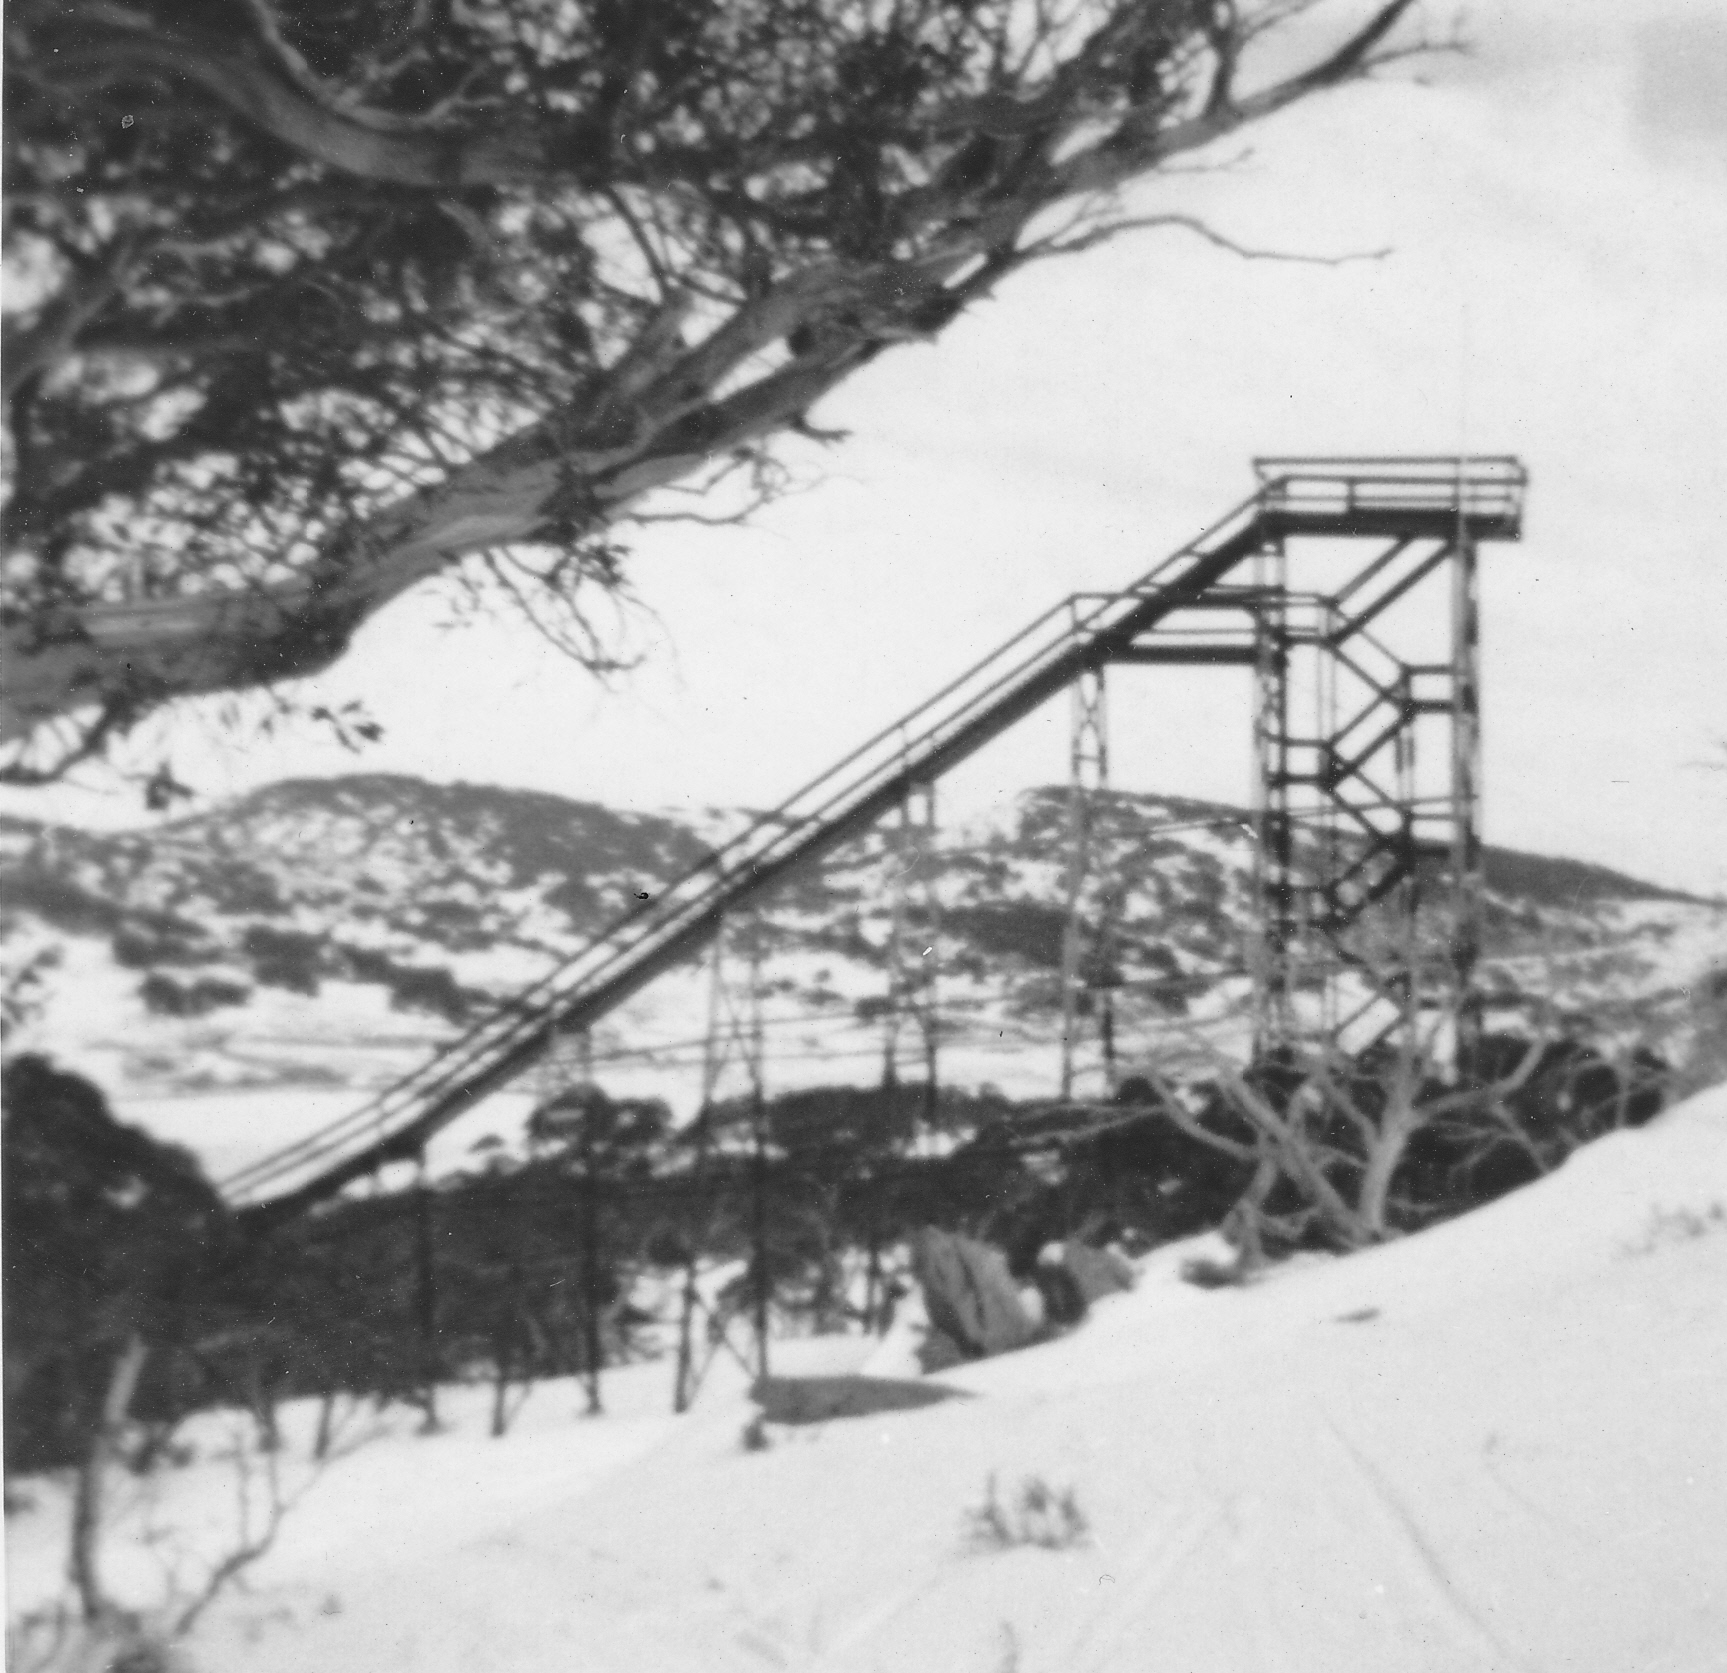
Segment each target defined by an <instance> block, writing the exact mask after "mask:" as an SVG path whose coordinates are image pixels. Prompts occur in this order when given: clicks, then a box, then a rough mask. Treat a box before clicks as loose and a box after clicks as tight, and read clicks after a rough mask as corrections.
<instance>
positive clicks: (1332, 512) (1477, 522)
mask: <svg viewBox="0 0 1727 1673" xmlns="http://www.w3.org/2000/svg"><path fill="white" fill-rule="evenodd" d="M1266 464H1269V465H1270V466H1271V468H1270V469H1267V468H1266ZM1260 475H1261V483H1260V487H1259V488H1258V490H1257V491H1256V492H1255V493H1254V494H1253V495H1252V496H1251V497H1250V498H1249V499H1247V500H1245V501H1244V502H1243V503H1242V504H1240V505H1238V506H1237V507H1236V508H1235V509H1234V510H1233V511H1231V512H1230V513H1229V514H1228V515H1227V516H1226V517H1224V518H1223V519H1222V520H1221V521H1220V522H1218V523H1215V524H1214V525H1213V526H1212V527H1211V528H1209V529H1207V530H1206V531H1205V532H1204V533H1203V534H1201V535H1200V536H1198V537H1197V538H1196V539H1194V540H1192V541H1190V542H1189V543H1188V544H1187V545H1185V546H1183V547H1182V548H1181V549H1180V550H1179V551H1177V552H1175V553H1173V554H1171V555H1170V556H1169V557H1167V558H1166V559H1164V560H1163V562H1162V563H1160V564H1158V565H1157V566H1156V567H1155V568H1154V569H1152V570H1150V571H1149V572H1148V573H1147V574H1146V575H1144V576H1142V577H1141V578H1140V579H1139V580H1138V581H1136V582H1134V583H1133V584H1132V585H1131V586H1129V587H1127V588H1124V589H1123V590H1122V591H1121V592H1118V593H1110V594H1102V595H1099V594H1084V595H1075V596H1073V597H1070V598H1067V599H1064V600H1062V601H1061V602H1060V603H1059V604H1057V605H1055V606H1054V607H1053V608H1052V609H1050V610H1048V611H1046V612H1045V613H1044V614H1043V615H1041V616H1039V617H1038V618H1037V619H1036V620H1035V621H1033V622H1031V623H1030V624H1029V625H1028V626H1026V627H1025V628H1023V629H1022V630H1021V631H1020V632H1018V633H1016V634H1015V635H1014V636H1013V637H1012V638H1011V639H1009V640H1007V641H1006V643H1004V644H1002V645H1000V646H998V647H997V648H996V649H995V650H994V651H992V652H991V653H990V654H989V655H988V656H986V657H984V658H983V659H982V660H981V661H979V662H977V663H975V664H974V665H973V666H972V667H970V668H968V669H967V670H966V671H965V672H964V673H962V674H960V675H959V676H958V677H957V678H956V679H953V680H951V681H950V682H949V683H948V684H947V685H945V686H943V687H942V688H941V690H939V691H938V692H936V693H935V695H934V696H932V697H930V698H929V699H927V700H926V701H925V702H923V703H922V704H920V705H919V706H918V707H917V708H915V709H913V710H911V711H910V712H909V713H908V714H906V715H903V716H902V717H901V718H900V719H899V720H897V721H895V722H893V723H892V724H891V725H889V726H886V727H884V728H883V729H882V730H881V731H879V732H877V733H876V734H875V736H874V737H872V738H870V739H868V740H867V741H866V742H864V743H862V744H860V745H859V746H858V747H857V748H856V749H854V750H853V751H852V752H851V753H850V754H849V755H846V756H845V757H843V758H842V759H841V760H839V761H837V762H835V763H834V765H833V766H831V767H830V768H828V770H827V771H826V772H824V773H822V774H820V775H819V776H818V777H816V778H814V779H812V780H811V781H810V782H809V783H807V784H805V785H804V786H803V787H802V788H801V789H800V790H798V791H797V792H796V793H795V794H793V795H791V796H789V797H788V798H787V799H786V800H785V801H784V802H782V803H781V804H780V806H778V807H777V808H775V809H774V810H773V811H772V812H769V813H764V814H762V815H761V816H760V817H759V818H757V819H756V820H755V821H754V822H753V823H751V824H750V825H749V826H748V827H746V828H745V829H744V830H743V831H742V832H740V833H739V834H738V835H737V836H736V837H734V838H733V839H732V840H731V841H730V842H728V843H726V844H724V845H723V846H722V847H720V848H718V849H716V850H715V851H714V852H713V853H712V854H710V855H709V856H708V857H707V858H706V859H705V860H704V861H703V862H702V863H701V864H699V865H697V866H695V867H693V868H692V869H690V870H689V871H687V872H685V873H684V874H683V875H682V876H681V877H679V878H678V879H677V880H676V881H675V882H674V883H672V884H671V885H670V886H669V887H668V888H666V889H665V890H663V891H662V892H661V893H660V894H659V895H658V896H657V897H656V898H655V899H653V900H652V901H649V902H646V903H644V904H643V905H641V906H640V907H638V908H637V909H635V910H632V911H630V912H627V913H625V914H624V915H622V916H621V917H619V918H617V919H616V920H614V921H613V922H612V923H611V924H609V925H608V926H607V927H606V928H605V929H603V930H602V931H600V932H599V933H598V934H597V935H595V936H594V937H593V939H592V940H591V941H589V943H588V944H587V945H586V946H585V947H583V948H582V950H581V951H580V952H578V953H577V954H575V955H574V956H573V957H572V958H570V959H568V960H567V961H566V962H565V963H563V964H562V965H560V966H559V967H558V968H557V969H555V970H553V971H552V972H551V973H550V974H549V975H547V976H545V977H543V978H542V979H541V980H540V981H538V982H536V983H534V984H533V986H531V987H529V988H526V989H524V990H523V991H522V992H521V993H519V994H517V995H515V997H513V998H512V999H509V1000H507V1001H505V1002H503V1003H502V1004H500V1005H498V1006H497V1007H496V1008H495V1009H494V1010H493V1011H491V1012H490V1013H489V1014H488V1015H487V1016H486V1017H485V1018H484V1019H483V1020H482V1021H480V1022H479V1023H477V1024H476V1025H475V1026H473V1027H472V1028H470V1029H468V1030H467V1031H466V1032H465V1033H463V1034H461V1035H459V1036H458V1037H457V1038H455V1039H454V1040H452V1041H451V1042H450V1043H449V1044H448V1045H446V1046H444V1047H442V1048H441V1049H440V1050H439V1051H437V1052H436V1053H435V1054H434V1055H433V1056H432V1057H430V1058H429V1059H428V1060H427V1061H426V1062H424V1063H423V1064H421V1065H420V1067H419V1068H417V1069H415V1070H414V1071H413V1072H412V1073H410V1074H408V1075H405V1076H403V1077H402V1078H401V1079H400V1080H398V1081H396V1082H395V1083H394V1084H393V1085H391V1086H388V1087H386V1088H385V1089H384V1090H383V1091H381V1092H379V1093H378V1094H376V1095H375V1096H374V1097H373V1098H372V1099H370V1100H369V1101H368V1102H366V1103H365V1104H363V1105H361V1106H360V1107H359V1108H358V1109H356V1110H354V1111H353V1113H352V1114H350V1115H347V1116H344V1117H342V1118H341V1119H340V1120H338V1121H335V1122H333V1123H331V1124H329V1125H328V1126H326V1127H324V1128H322V1129H320V1130H319V1131H318V1132H316V1133H313V1134H311V1135H310V1136H308V1137H307V1138H305V1139H302V1140H300V1141H298V1142H297V1143H295V1144H292V1145H289V1146H287V1147H285V1148H284V1149H282V1150H280V1151H277V1152H275V1153H274V1154H272V1155H270V1156H267V1157H265V1158H263V1159H262V1160H260V1161H258V1162H256V1163H253V1164H252V1165H251V1166H249V1167H247V1168H244V1169H242V1170H241V1171H240V1172H238V1173H236V1174H234V1175H232V1176H231V1177H229V1178H227V1179H225V1180H224V1181H222V1187H223V1190H224V1191H225V1193H226V1194H227V1195H228V1197H229V1199H230V1200H231V1201H233V1202H234V1203H235V1204H236V1205H237V1206H238V1207H240V1208H241V1209H242V1210H244V1211H246V1212H247V1213H248V1217H249V1218H252V1219H255V1220H265V1221H273V1220H276V1219H279V1218H286V1217H289V1216H292V1215H294V1214H296V1213H299V1212H301V1211H303V1210H305V1209H307V1208H310V1207H311V1206H313V1205H314V1204H315V1203H317V1202H319V1201H321V1200H323V1199H325V1198H328V1197H330V1196H333V1195H334V1194H335V1193H337V1192H338V1191H340V1190H341V1189H342V1188H343V1187H344V1186H346V1185H348V1184H349V1183H351V1182H352V1181H354V1180H356V1179H359V1178H362V1177H364V1176H365V1175H366V1174H368V1173H371V1172H372V1171H373V1170H374V1169H376V1168H377V1167H379V1166H380V1165H382V1164H383V1163H386V1162H391V1161H400V1160H408V1159H411V1158H413V1157H414V1156H416V1155H418V1154H419V1153H420V1152H421V1151H422V1150H423V1148H424V1146H425V1144H426V1142H427V1141H428V1140H429V1139H430V1138H431V1137H432V1136H433V1135H434V1134H435V1133H437V1132H438V1131H439V1130H440V1129H441V1128H443V1127H445V1126H447V1125H448V1124H449V1123H450V1122H452V1121H454V1120H455V1119H456V1118H457V1117H458V1116H459V1115H461V1114H462V1113H463V1112H464V1111H466V1110H468V1109H470V1108H472V1107H473V1106H474V1105H475V1104H476V1103H478V1102H479V1101H480V1100H481V1099H483V1098H485V1097H487V1096H488V1095H489V1094H491V1093H493V1092H495V1091H497V1090H498V1089H499V1088H500V1087H502V1086H504V1085H506V1084H507V1083H508V1082H509V1081H511V1080H512V1079H514V1078H515V1077H516V1076H517V1075H519V1074H520V1073H521V1072H522V1071H523V1070H524V1069H526V1068H527V1067H528V1066H529V1065H530V1064H532V1063H533V1062H535V1061H536V1059H538V1058H539V1057H540V1056H541V1054H542V1053H543V1052H544V1051H545V1050H546V1049H547V1047H548V1046H549V1045H550V1043H551V1041H552V1040H553V1038H554V1037H555V1036H556V1035H558V1034H560V1033H570V1032H575V1031H578V1030H580V1029H583V1028H586V1027H588V1026H590V1025H592V1024H593V1023H594V1022H596V1021H597V1020H598V1019H599V1018H601V1017H603V1016H604V1015H605V1014H606V1013H607V1012H608V1011H611V1010H613V1009H615V1008H616V1007H617V1006H618V1005H621V1004H622V1003H623V1002H624V1001H625V1000H627V999H628V998H629V997H630V996H631V995H632V994H634V993H636V992H638V991H639V990H640V989H641V988H643V987H645V986H646V985H647V984H648V983H649V982H651V981H653V980H654V978H655V977H657V976H659V975H660V974H662V973H663V972H664V971H666V970H668V969H670V968H671V967H672V966H674V965H676V964H678V963H680V962H682V961H683V960H686V959H688V958H689V957H690V956H691V955H692V954H693V953H696V952H698V951H700V949H701V948H702V947H703V946H705V945H706V944H707V943H708V942H709V941H710V940H712V939H713V937H714V936H715V935H717V934H718V933H719V930H720V928H721V925H722V924H723V923H724V921H725V918H726V915H727V914H728V913H730V912H733V911H735V910H737V909H738V908H739V907H741V906H744V905H746V904H748V903H749V902H751V901H753V900H755V899H757V898H758V897H760V896H762V895H764V894H766V893H768V892H769V891H770V890H772V889H774V888H776V887H777V886H778V885H780V884H781V883H783V882H785V881H786V879H787V878H789V877H790V876H791V875H793V873H795V872H797V871H798V870H800V869H802V868H804V867H807V866H810V865H813V864H815V863H816V862H817V861H819V860H820V859H821V858H822V857H823V856H824V855H826V854H828V853H829V852H831V851H832V850H833V849H835V848H837V847H839V846H840V845H841V844H843V843H845V842H847V841H849V840H850V839H852V838H853V837H856V836H859V835H860V834H862V833H863V832H864V831H866V830H867V829H868V828H869V827H870V826H871V825H873V824H874V823H875V822H876V821H877V820H878V819H880V818H881V817H882V816H883V815H884V814H886V813H888V812H890V811H891V810H892V809H894V808H896V807H897V806H899V804H900V803H901V802H902V801H903V800H904V798H905V797H906V796H907V795H908V794H910V792H911V791H912V790H913V789H914V788H915V787H917V786H919V785H926V784H929V783H932V782H933V781H934V780H936V779H938V778H940V777H941V776H942V775H943V774H944V773H946V772H948V771H950V770H951V769H952V768H954V767H956V766H958V765H959V764H960V763H961V762H962V761H964V760H966V759H967V758H968V757H970V756H971V755H973V754H975V753H976V752H977V751H978V750H979V749H981V748H983V746H984V745H985V744H987V743H989V742H990V741H991V740H992V739H994V738H996V737H998V736H1000V735H1001V734H1002V733H1003V732H1005V731H1007V730H1008V729H1009V728H1010V727H1012V726H1013V725H1014V724H1015V723H1016V722H1018V721H1020V720H1022V719H1024V718H1025V716H1027V715H1029V714H1030V713H1031V712H1032V711H1033V710H1034V709H1037V708H1038V707H1040V706H1041V705H1042V704H1043V703H1044V702H1045V701H1046V700H1047V699H1049V698H1050V697H1052V696H1054V695H1055V694H1056V693H1058V692H1060V691H1062V690H1063V689H1065V688H1066V687H1067V686H1068V685H1070V684H1071V683H1072V682H1073V681H1074V680H1076V679H1078V678H1079V677H1080V676H1081V675H1082V674H1084V673H1086V671H1087V670H1089V669H1095V668H1098V667H1101V666H1103V665H1104V664H1106V663H1108V662H1111V661H1114V660H1116V659H1118V658H1119V659H1122V660H1131V659H1132V653H1133V652H1134V650H1135V648H1136V647H1137V646H1143V645H1144V643H1145V641H1146V636H1147V635H1148V634H1152V633H1153V632H1154V631H1155V629H1156V628H1157V627H1158V625H1159V623H1161V622H1163V621H1164V620H1165V618H1167V617H1169V616H1171V615H1174V614H1176V613H1177V612H1179V611H1183V610H1190V609H1193V608H1194V607H1195V606H1196V605H1199V604H1201V603H1202V601H1204V600H1205V598H1206V596H1207V594H1208V592H1209V591H1210V589H1212V588H1214V587H1216V586H1217V585H1218V584H1219V583H1220V582H1222V581H1223V580H1224V579H1225V578H1226V577H1227V576H1229V575H1230V574H1231V572H1232V571H1234V570H1236V569H1237V568H1238V566H1240V565H1241V564H1242V563H1243V562H1245V561H1246V560H1248V559H1249V558H1251V557H1252V556H1254V554H1256V553H1258V552H1261V551H1264V550H1267V549H1270V548H1275V547H1276V546H1277V545H1278V544H1279V543H1280V542H1282V541H1283V540H1284V539H1285V538H1286V537H1288V536H1292V535H1300V536H1308V537H1321V538H1323V537H1338V538H1357V537H1363V536H1365V537H1384V538H1387V539H1390V540H1394V541H1406V540H1414V539H1421V538H1425V537H1431V538H1444V537H1459V538H1463V539H1466V540H1470V541H1477V540H1514V539H1516V538H1517V537H1518V535H1519V533H1520V528H1521V516H1522V495H1523V486H1524V481H1525V476H1524V472H1523V469H1522V467H1521V465H1520V464H1518V462H1517V461H1516V460H1513V459H1507V458H1462V459H1459V458H1451V459H1335V460H1291V461H1275V462H1265V463H1262V465H1261V469H1260Z"/></svg>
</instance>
